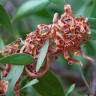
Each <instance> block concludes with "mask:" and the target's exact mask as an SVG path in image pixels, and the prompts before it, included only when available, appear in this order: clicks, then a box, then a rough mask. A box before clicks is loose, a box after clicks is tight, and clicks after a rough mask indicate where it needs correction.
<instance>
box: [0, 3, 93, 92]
mask: <svg viewBox="0 0 96 96" xmlns="http://www.w3.org/2000/svg"><path fill="white" fill-rule="evenodd" d="M89 38H90V30H89V25H88V20H87V18H85V17H74V16H73V14H72V9H71V6H70V5H68V4H67V5H65V6H64V14H62V15H61V17H60V18H59V15H58V13H55V14H54V17H53V24H49V25H46V24H39V25H38V26H37V28H36V30H35V31H34V32H31V33H29V34H28V35H27V36H26V39H25V41H24V42H23V43H22V40H21V39H18V40H16V41H15V42H14V43H12V44H9V45H8V46H6V47H5V49H4V50H3V51H2V54H3V55H6V54H14V53H26V54H30V55H32V56H33V58H34V63H33V64H29V65H26V66H25V69H24V73H26V74H27V75H28V76H29V77H32V78H36V77H41V76H42V75H44V74H45V73H46V72H47V70H48V69H49V65H50V64H51V63H52V61H53V60H54V59H56V57H58V56H59V54H64V58H65V59H66V60H67V61H68V62H69V63H77V64H80V65H83V63H82V62H81V61H79V60H76V59H74V58H72V57H71V56H70V54H72V55H75V56H81V55H82V56H83V57H84V58H85V59H87V60H88V61H90V62H93V59H92V58H90V57H88V56H87V55H86V54H85V53H84V52H83V51H82V45H84V44H86V42H87V40H88V39H89ZM46 40H49V47H48V52H47V54H46V58H45V62H44V63H45V64H43V66H42V67H41V68H40V70H39V71H38V72H37V71H36V62H37V59H38V55H39V53H40V49H41V48H42V47H43V45H44V44H45V41H46ZM5 67H6V70H4V71H2V72H3V76H4V77H6V76H7V74H8V73H9V71H10V70H11V68H12V66H11V65H9V64H6V66H5ZM4 82H5V81H2V80H1V81H0V92H1V91H2V92H3V93H5V92H6V90H7V87H8V84H5V83H6V82H5V83H4ZM3 85H4V86H3ZM16 88H17V87H16ZM16 88H15V89H16ZM17 89H18V88H17Z"/></svg>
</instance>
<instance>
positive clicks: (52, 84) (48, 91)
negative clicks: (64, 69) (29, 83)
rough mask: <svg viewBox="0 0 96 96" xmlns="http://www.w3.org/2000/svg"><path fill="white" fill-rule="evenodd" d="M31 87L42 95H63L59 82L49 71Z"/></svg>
mask: <svg viewBox="0 0 96 96" xmlns="http://www.w3.org/2000/svg"><path fill="white" fill-rule="evenodd" d="M33 87H34V88H35V89H36V91H37V92H38V93H39V94H41V95H42V96H65V95H64V90H63V87H62V84H61V82H60V81H59V79H58V77H56V76H55V75H54V74H53V73H51V72H47V73H46V74H45V76H43V77H42V78H40V79H39V83H37V84H35V85H34V86H33Z"/></svg>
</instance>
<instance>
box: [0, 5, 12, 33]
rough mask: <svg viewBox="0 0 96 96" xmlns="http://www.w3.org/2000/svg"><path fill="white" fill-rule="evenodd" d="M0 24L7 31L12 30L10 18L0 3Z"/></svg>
mask: <svg viewBox="0 0 96 96" xmlns="http://www.w3.org/2000/svg"><path fill="white" fill-rule="evenodd" d="M0 24H1V25H2V26H4V27H5V28H6V29H8V30H9V32H13V29H12V24H11V22H10V18H9V16H8V14H7V12H6V11H5V9H4V8H3V6H2V5H0ZM11 34H12V33H11Z"/></svg>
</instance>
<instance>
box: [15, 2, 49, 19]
mask: <svg viewBox="0 0 96 96" xmlns="http://www.w3.org/2000/svg"><path fill="white" fill-rule="evenodd" d="M47 4H49V0H32V1H27V2H25V3H24V4H23V5H21V7H20V8H19V9H18V10H17V13H16V17H15V18H20V17H24V16H26V15H28V14H30V13H31V14H32V13H35V12H37V11H38V10H41V9H43V8H45V6H46V5H47Z"/></svg>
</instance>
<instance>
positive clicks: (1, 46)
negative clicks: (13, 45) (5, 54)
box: [0, 38, 4, 49]
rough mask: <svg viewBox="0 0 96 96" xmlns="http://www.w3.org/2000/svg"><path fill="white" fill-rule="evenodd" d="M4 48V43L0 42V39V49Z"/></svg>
mask: <svg viewBox="0 0 96 96" xmlns="http://www.w3.org/2000/svg"><path fill="white" fill-rule="evenodd" d="M3 48H4V42H3V40H2V38H0V49H3Z"/></svg>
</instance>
